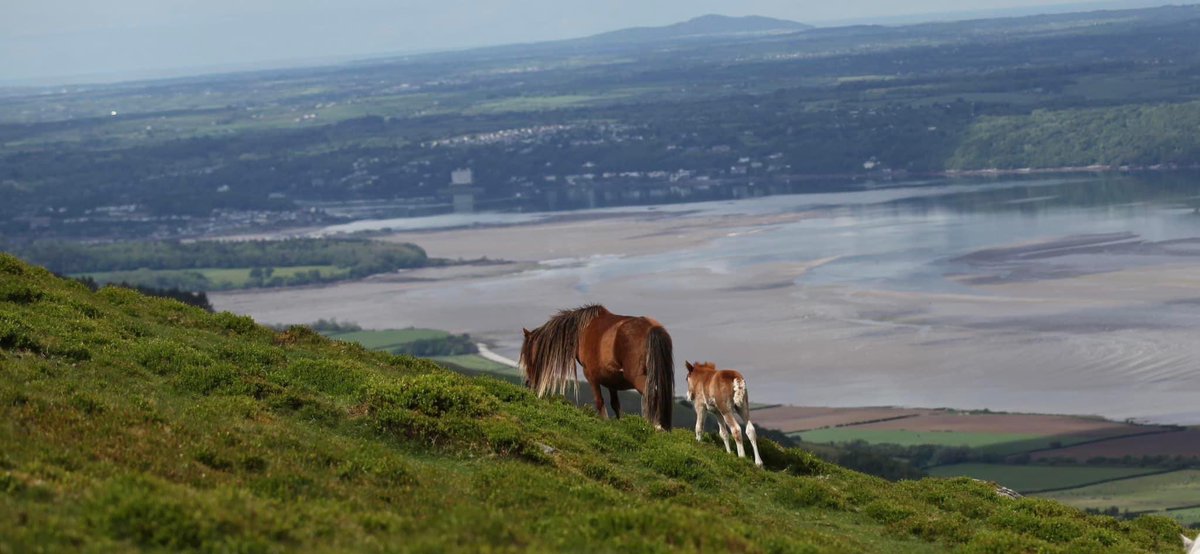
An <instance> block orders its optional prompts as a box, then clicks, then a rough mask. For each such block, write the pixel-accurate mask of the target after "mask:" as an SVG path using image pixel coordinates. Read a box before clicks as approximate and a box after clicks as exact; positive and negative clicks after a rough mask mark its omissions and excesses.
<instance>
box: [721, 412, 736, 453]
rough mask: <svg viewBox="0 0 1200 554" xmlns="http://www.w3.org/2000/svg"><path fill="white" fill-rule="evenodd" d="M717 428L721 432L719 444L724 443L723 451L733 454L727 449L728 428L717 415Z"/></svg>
mask: <svg viewBox="0 0 1200 554" xmlns="http://www.w3.org/2000/svg"><path fill="white" fill-rule="evenodd" d="M717 428H718V429H720V431H721V442H723V443H725V451H726V452H733V451H732V450H730V449H729V426H728V425H726V424H725V418H723V417H721V414H720V413H719V412H718V413H717Z"/></svg>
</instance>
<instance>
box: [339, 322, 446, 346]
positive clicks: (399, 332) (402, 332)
mask: <svg viewBox="0 0 1200 554" xmlns="http://www.w3.org/2000/svg"><path fill="white" fill-rule="evenodd" d="M328 336H329V338H331V339H337V340H344V341H348V342H356V343H358V344H361V345H363V347H365V348H368V349H371V350H387V349H389V348H394V347H397V346H400V345H404V344H408V343H410V342H413V341H418V340H424V339H440V338H445V337H448V336H450V333H447V332H445V331H439V330H437V329H417V328H414V327H409V328H408V329H385V330H380V331H369V330H368V331H352V332H349V333H333V334H330V335H328Z"/></svg>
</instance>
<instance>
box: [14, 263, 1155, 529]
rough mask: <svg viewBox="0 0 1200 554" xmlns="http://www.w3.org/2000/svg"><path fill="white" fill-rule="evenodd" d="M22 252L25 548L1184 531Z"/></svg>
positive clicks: (19, 515) (19, 348)
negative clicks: (584, 397) (353, 339)
mask: <svg viewBox="0 0 1200 554" xmlns="http://www.w3.org/2000/svg"><path fill="white" fill-rule="evenodd" d="M762 446H763V450H764V452H763V455H764V456H763V457H764V459H765V460H766V463H767V466H768V468H769V469H768V470H766V471H762V470H757V469H755V468H754V467H753V466H752V465H751V464H750V463H748V462H746V461H744V460H739V459H737V458H735V457H733V456H730V455H727V454H726V453H725V452H724V451H723V450H722V449H720V448H719V447H717V446H716V445H715V444H714V443H713V441H711V440H710V441H708V442H706V443H704V444H699V445H698V444H696V443H695V442H694V441H693V439H692V437H691V433H690V431H689V430H676V431H674V432H671V433H658V432H654V431H652V430H651V428H650V427H649V426H648V425H646V423H645V422H644V421H643V420H641V419H640V418H632V417H630V418H624V419H622V420H620V421H600V420H598V419H596V418H594V417H593V416H591V415H589V414H588V413H587V412H586V411H583V410H580V409H577V408H575V407H574V406H571V405H569V404H568V403H566V402H564V401H561V400H539V399H537V398H535V397H533V396H532V395H530V394H529V393H528V392H526V391H525V390H523V389H521V388H519V387H516V386H513V385H511V384H507V383H503V382H501V381H497V380H493V379H487V378H468V377H464V376H460V375H456V374H452V373H450V372H448V371H445V370H443V369H441V368H439V367H438V366H436V365H434V364H432V363H430V362H427V361H423V360H418V359H414V358H409V357H396V356H391V355H388V354H383V353H378V352H370V351H368V350H365V349H364V348H362V347H361V346H358V345H352V344H349V343H344V342H336V341H330V340H328V339H326V338H323V337H321V336H319V335H317V334H316V333H315V332H313V331H311V330H309V329H307V328H291V329H288V330H286V331H284V332H275V331H272V330H270V329H268V328H265V327H262V326H259V325H256V324H255V323H254V322H253V321H251V320H250V319H248V318H244V317H239V316H235V315H232V314H228V313H221V314H208V313H205V312H203V311H201V310H198V309H194V308H191V307H188V306H185V305H183V304H180V303H176V302H174V301H169V300H156V299H150V298H147V297H143V296H140V295H138V294H136V293H134V292H132V291H129V290H126V289H120V288H106V289H102V290H101V291H99V292H96V293H92V292H89V291H88V290H87V289H86V288H85V287H84V286H82V285H79V284H76V283H73V282H69V281H64V280H60V279H57V278H55V277H53V276H52V275H51V274H50V273H48V272H46V271H44V270H42V269H39V268H35V267H32V266H29V265H26V264H24V263H22V262H20V261H19V260H17V259H16V258H13V257H11V256H7V255H3V254H0V552H26V551H33V550H36V549H39V548H41V549H46V550H71V551H74V550H78V549H87V550H92V551H125V550H129V549H131V548H133V547H140V548H143V549H168V550H205V551H218V550H219V551H246V552H269V551H285V550H288V551H290V550H296V549H304V550H317V551H331V550H343V551H344V550H349V551H385V550H405V551H429V552H435V551H438V552H440V551H447V550H459V551H472V552H477V551H509V550H514V551H516V550H520V551H525V550H535V551H562V550H570V551H616V550H620V551H665V550H681V551H700V550H704V551H718V550H721V551H725V550H728V551H748V552H941V551H948V550H960V549H961V550H962V551H967V552H1022V551H1024V552H1035V551H1036V552H1103V551H1113V552H1173V551H1178V550H1179V546H1178V542H1177V541H1178V538H1177V532H1178V530H1179V527H1178V525H1177V524H1176V523H1175V522H1173V521H1171V520H1169V519H1166V518H1141V519H1137V520H1133V521H1129V522H1118V521H1116V520H1114V519H1111V518H1107V517H1100V516H1088V515H1085V514H1083V513H1082V512H1080V511H1078V510H1076V509H1074V508H1068V507H1066V506H1063V505H1061V504H1058V503H1056V502H1053V501H1049V500H1043V499H1022V500H1011V499H1007V498H1003V497H1000V496H998V495H997V494H996V493H995V492H994V491H993V489H992V488H991V487H990V486H989V485H986V484H982V483H977V482H972V481H969V480H964V479H958V480H933V479H931V480H924V481H919V482H902V483H898V484H891V483H888V482H885V481H882V480H879V479H876V478H872V477H868V476H865V475H862V474H857V473H854V472H850V471H848V470H845V469H842V468H839V467H837V466H833V465H830V464H828V463H825V462H822V461H820V460H818V459H816V458H815V457H813V456H811V455H809V454H807V453H805V452H802V451H799V450H783V449H780V448H778V447H776V446H774V445H773V444H763V445H762Z"/></svg>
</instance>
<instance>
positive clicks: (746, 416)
mask: <svg viewBox="0 0 1200 554" xmlns="http://www.w3.org/2000/svg"><path fill="white" fill-rule="evenodd" d="M747 404H748V403H747ZM738 410H739V411H740V412H741V415H742V421H744V422H746V438H748V439H750V446H752V447H754V465H756V466H758V467H762V465H763V461H762V456H759V455H758V436H757V434H756V433H755V432H754V424H753V423H751V422H750V406H748V405H745V404H743V405H741V406H738Z"/></svg>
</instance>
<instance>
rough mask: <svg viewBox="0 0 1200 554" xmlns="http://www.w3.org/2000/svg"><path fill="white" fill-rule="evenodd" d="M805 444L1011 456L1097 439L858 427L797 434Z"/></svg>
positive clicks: (834, 428)
mask: <svg viewBox="0 0 1200 554" xmlns="http://www.w3.org/2000/svg"><path fill="white" fill-rule="evenodd" d="M791 436H792V437H794V438H795V437H799V438H800V439H801V440H802V441H804V442H810V443H816V444H838V443H846V442H853V441H864V442H867V443H869V444H896V445H900V446H920V445H926V444H928V445H934V446H965V447H969V448H974V449H977V450H979V452H981V453H985V454H997V455H1002V456H1009V455H1013V454H1020V453H1023V452H1031V451H1034V450H1043V449H1046V448H1057V447H1060V446H1070V445H1072V444H1077V443H1080V442H1084V441H1088V440H1094V438H1093V437H1086V436H1070V435H1038V434H1032V433H967V432H960V431H910V430H907V429H864V428H860V427H855V426H849V427H831V428H827V429H816V430H813V431H803V432H801V433H794V434H792V435H791Z"/></svg>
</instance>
